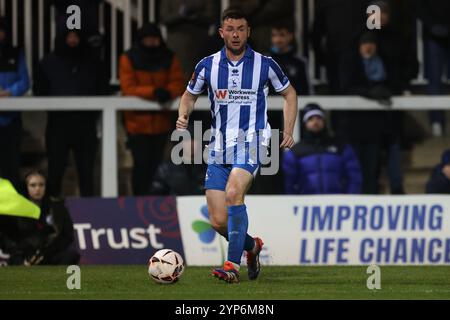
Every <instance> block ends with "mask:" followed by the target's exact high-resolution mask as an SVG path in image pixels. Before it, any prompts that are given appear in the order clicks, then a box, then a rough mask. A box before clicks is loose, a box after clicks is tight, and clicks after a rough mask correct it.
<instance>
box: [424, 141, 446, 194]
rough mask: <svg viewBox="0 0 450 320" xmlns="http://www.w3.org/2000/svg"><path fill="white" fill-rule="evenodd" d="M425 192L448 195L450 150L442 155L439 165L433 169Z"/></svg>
mask: <svg viewBox="0 0 450 320" xmlns="http://www.w3.org/2000/svg"><path fill="white" fill-rule="evenodd" d="M426 192H427V193H439V194H450V149H448V150H447V151H445V152H444V153H443V154H442V161H441V163H440V164H438V165H437V166H436V167H435V168H434V169H433V171H432V173H431V176H430V179H429V180H428V183H427V186H426Z"/></svg>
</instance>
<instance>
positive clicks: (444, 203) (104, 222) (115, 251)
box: [67, 195, 450, 265]
mask: <svg viewBox="0 0 450 320" xmlns="http://www.w3.org/2000/svg"><path fill="white" fill-rule="evenodd" d="M67 204H68V206H69V208H70V211H71V214H72V217H73V220H74V224H75V234H76V241H77V245H78V248H79V250H80V252H81V255H82V260H81V263H82V264H144V265H145V264H146V263H147V261H148V258H149V257H150V256H151V255H152V254H153V253H154V252H155V251H156V250H159V249H162V248H171V249H173V250H175V251H177V252H179V253H180V254H181V255H182V256H183V257H184V258H185V261H186V263H187V265H220V264H221V263H222V262H223V260H224V259H225V257H226V252H227V244H226V241H225V240H224V239H223V238H222V237H220V236H219V235H218V234H216V233H215V232H214V230H213V229H212V228H211V226H210V224H209V222H208V219H207V214H208V213H207V207H206V199H205V197H203V196H186V197H126V198H110V199H104V198H89V199H88V198H86V199H83V198H81V199H75V198H74V199H68V200H67ZM246 204H247V208H248V214H249V233H250V234H251V235H257V236H260V237H261V238H262V239H263V240H264V242H265V246H264V250H263V252H262V254H261V262H262V263H263V264H266V265H369V264H378V265H450V197H449V196H444V195H442V196H440V195H407V196H348V195H327V196H257V195H251V196H247V197H246ZM242 261H243V262H244V261H245V260H244V259H243V260H242Z"/></svg>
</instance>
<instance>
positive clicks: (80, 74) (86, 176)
mask: <svg viewBox="0 0 450 320" xmlns="http://www.w3.org/2000/svg"><path fill="white" fill-rule="evenodd" d="M33 90H34V94H35V95H37V96H96V95H104V94H107V93H108V91H109V89H108V80H107V77H106V72H105V69H104V67H103V66H102V64H101V63H100V61H98V60H96V59H93V58H92V57H90V56H89V55H88V54H87V53H86V45H85V42H84V37H83V35H82V33H81V32H80V31H77V30H72V31H70V30H67V31H66V32H64V33H62V34H59V35H58V36H57V38H56V41H55V51H54V52H51V53H50V54H48V55H46V56H45V57H44V58H43V59H42V61H41V62H40V63H39V67H38V68H37V72H36V74H35V77H34V88H33ZM62 107H63V106H62ZM97 118H98V112H97V111H52V112H48V119H47V128H46V148H47V157H48V166H49V185H48V188H49V193H50V195H51V196H56V197H58V196H60V194H61V184H62V178H63V175H64V171H65V168H66V164H67V158H68V155H69V152H70V150H73V151H74V156H75V162H76V165H77V171H78V181H79V189H80V194H81V196H93V195H94V160H95V155H96V151H97Z"/></svg>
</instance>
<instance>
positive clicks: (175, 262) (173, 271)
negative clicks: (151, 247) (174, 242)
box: [148, 249, 184, 284]
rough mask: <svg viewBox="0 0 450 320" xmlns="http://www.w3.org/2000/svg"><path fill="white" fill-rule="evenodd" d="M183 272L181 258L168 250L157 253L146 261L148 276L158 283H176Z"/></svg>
mask: <svg viewBox="0 0 450 320" xmlns="http://www.w3.org/2000/svg"><path fill="white" fill-rule="evenodd" d="M183 271H184V263H183V258H182V257H181V256H180V254H179V253H177V252H175V251H173V250H170V249H162V250H159V251H157V252H156V253H155V254H154V255H153V256H152V257H151V258H150V260H149V261H148V274H149V275H150V277H151V278H152V279H153V280H155V281H156V282H158V283H165V284H167V283H174V282H177V281H178V279H179V278H180V276H181V275H182V274H183Z"/></svg>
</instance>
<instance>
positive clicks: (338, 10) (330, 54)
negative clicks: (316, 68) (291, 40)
mask: <svg viewBox="0 0 450 320" xmlns="http://www.w3.org/2000/svg"><path fill="white" fill-rule="evenodd" d="M369 3H370V0H316V1H315V2H314V25H313V30H312V33H311V37H312V43H313V48H314V54H315V58H316V61H317V63H318V64H319V65H324V66H325V67H326V70H327V80H328V86H329V89H330V93H331V94H341V93H340V92H339V89H340V83H339V76H340V70H339V65H340V63H341V59H342V57H343V55H344V54H346V53H347V52H349V51H351V50H352V49H353V48H354V47H355V45H356V44H357V42H358V37H359V35H360V34H361V32H362V30H364V29H363V28H365V22H366V9H367V6H368V5H369Z"/></svg>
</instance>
